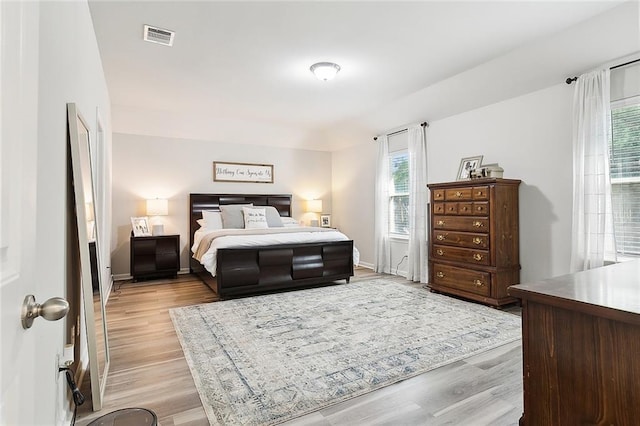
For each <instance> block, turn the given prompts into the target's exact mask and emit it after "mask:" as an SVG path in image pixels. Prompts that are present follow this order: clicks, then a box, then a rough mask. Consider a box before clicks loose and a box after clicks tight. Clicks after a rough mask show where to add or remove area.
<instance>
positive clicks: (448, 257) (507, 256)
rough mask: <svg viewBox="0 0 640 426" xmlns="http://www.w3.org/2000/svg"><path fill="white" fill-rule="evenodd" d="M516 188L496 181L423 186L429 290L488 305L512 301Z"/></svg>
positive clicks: (516, 274) (516, 275) (516, 278)
mask: <svg viewBox="0 0 640 426" xmlns="http://www.w3.org/2000/svg"><path fill="white" fill-rule="evenodd" d="M519 185H520V181H519V180H514V179H497V178H490V179H472V180H468V181H457V182H446V183H437V184H430V185H428V186H429V189H430V191H431V224H430V238H429V284H428V287H429V288H430V289H431V290H432V291H437V292H441V293H448V294H453V295H457V296H461V297H465V298H467V299H471V300H475V301H478V302H482V303H485V304H488V305H493V306H501V305H506V304H510V303H514V302H517V299H515V298H513V297H511V296H509V295H508V294H507V287H509V286H510V285H512V284H517V283H519V282H520V254H519V253H520V251H519V250H520V248H519V244H520V241H519V226H518V186H519Z"/></svg>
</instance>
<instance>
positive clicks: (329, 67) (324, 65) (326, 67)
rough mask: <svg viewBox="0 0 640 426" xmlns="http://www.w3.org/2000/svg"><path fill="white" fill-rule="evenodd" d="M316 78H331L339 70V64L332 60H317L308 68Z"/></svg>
mask: <svg viewBox="0 0 640 426" xmlns="http://www.w3.org/2000/svg"><path fill="white" fill-rule="evenodd" d="M309 69H310V70H311V72H312V73H313V74H314V75H315V76H316V77H317V78H318V80H323V81H327V80H331V79H332V78H333V77H335V76H336V74H338V71H340V65H338V64H334V63H333V62H318V63H317V64H313V65H311V67H310V68H309Z"/></svg>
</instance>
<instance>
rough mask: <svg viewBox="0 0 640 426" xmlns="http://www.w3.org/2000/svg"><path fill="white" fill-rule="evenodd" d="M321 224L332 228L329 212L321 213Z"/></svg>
mask: <svg viewBox="0 0 640 426" xmlns="http://www.w3.org/2000/svg"><path fill="white" fill-rule="evenodd" d="M320 226H322V227H323V228H331V215H329V214H321V215H320Z"/></svg>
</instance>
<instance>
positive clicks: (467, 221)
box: [433, 215, 489, 232]
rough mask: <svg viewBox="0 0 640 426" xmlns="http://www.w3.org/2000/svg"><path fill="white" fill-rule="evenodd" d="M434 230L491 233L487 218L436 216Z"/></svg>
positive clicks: (434, 217)
mask: <svg viewBox="0 0 640 426" xmlns="http://www.w3.org/2000/svg"><path fill="white" fill-rule="evenodd" d="M433 228H434V229H448V230H452V231H470V232H489V219H488V218H486V217H472V216H469V217H465V216H435V215H434V216H433Z"/></svg>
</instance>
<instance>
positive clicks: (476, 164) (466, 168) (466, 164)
mask: <svg viewBox="0 0 640 426" xmlns="http://www.w3.org/2000/svg"><path fill="white" fill-rule="evenodd" d="M481 164H482V155H477V156H475V157H467V158H463V159H462V160H460V167H459V168H458V177H457V178H456V180H465V179H471V173H472V172H473V171H474V170H475V169H478V168H480V165H481Z"/></svg>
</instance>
